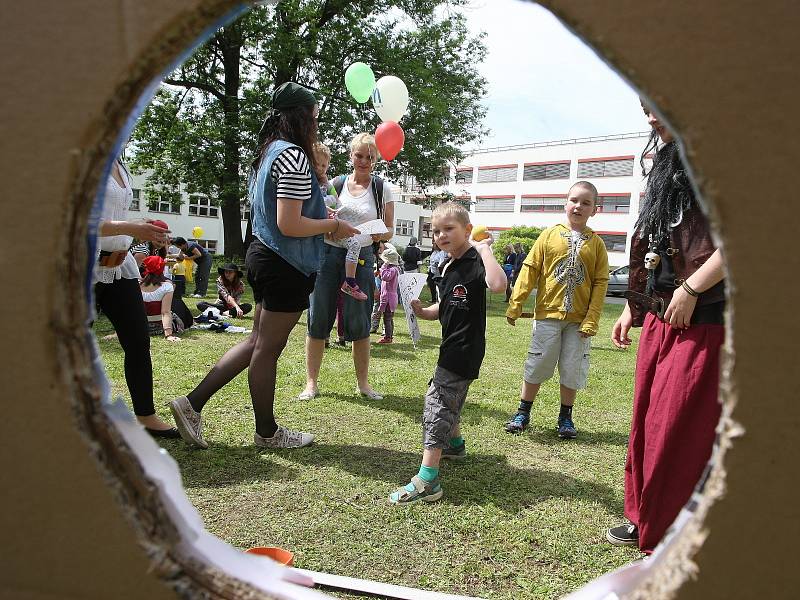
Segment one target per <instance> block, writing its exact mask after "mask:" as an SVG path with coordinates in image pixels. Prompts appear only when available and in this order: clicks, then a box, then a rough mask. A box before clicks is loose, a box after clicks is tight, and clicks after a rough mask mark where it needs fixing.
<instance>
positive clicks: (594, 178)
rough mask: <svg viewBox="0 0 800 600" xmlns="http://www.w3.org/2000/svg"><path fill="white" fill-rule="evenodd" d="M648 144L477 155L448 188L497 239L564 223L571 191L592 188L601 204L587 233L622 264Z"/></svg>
mask: <svg viewBox="0 0 800 600" xmlns="http://www.w3.org/2000/svg"><path fill="white" fill-rule="evenodd" d="M648 137H649V132H640V133H628V134H619V135H608V136H603V137H590V138H578V139H571V140H558V141H552V142H536V143H532V144H524V145H519V146H504V147H499V148H486V149H479V150H474V151H472V153H471V154H470V155H468V156H467V157H466V158H465V159H464V160H463V161H462V162H461V164H459V165H458V166H457V167H455V168H454V169H453V170H452V172H451V177H450V183H449V185H448V186H446V189H447V190H449V191H450V192H452V193H453V194H455V196H456V197H458V198H462V199H465V200H469V201H470V202H471V203H472V207H471V212H472V217H471V219H472V222H473V223H474V224H477V223H482V224H484V225H486V226H487V227H488V228H489V230H490V231H493V232H495V233H497V232H500V231H502V230H504V229H509V228H511V227H512V226H515V225H526V226H536V227H548V226H550V225H555V224H556V223H560V222H564V220H565V217H564V201H565V197H566V194H567V191H568V190H569V188H570V186H571V185H572V184H573V183H575V182H576V181H580V180H585V181H590V182H591V183H593V184H594V185H595V186H596V187H597V190H598V192H599V195H600V202H599V207H598V210H597V214H596V215H595V216H594V217H592V218H590V219H589V227H591V228H592V229H593V230H594V231H595V232H597V233H598V234H599V235H600V237H601V238H602V239H603V241H605V243H606V248H607V249H608V252H609V256H608V258H609V264H610V265H613V266H620V265H625V264H627V262H628V253H627V252H628V246H629V243H630V234H631V230H632V229H633V225H634V223H635V220H636V215H637V214H638V212H639V200H640V198H641V194H642V193H643V191H644V184H645V181H644V178H643V176H642V169H641V167H640V165H639V157H640V155H641V153H642V151H643V150H644V148H645V145H646V143H647V139H648ZM648 168H649V161H648ZM429 191H430V190H429Z"/></svg>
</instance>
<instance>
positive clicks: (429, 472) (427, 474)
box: [419, 465, 439, 482]
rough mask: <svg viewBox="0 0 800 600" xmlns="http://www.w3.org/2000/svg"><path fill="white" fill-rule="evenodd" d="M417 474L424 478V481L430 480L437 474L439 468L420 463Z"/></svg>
mask: <svg viewBox="0 0 800 600" xmlns="http://www.w3.org/2000/svg"><path fill="white" fill-rule="evenodd" d="M419 476H420V479H424V480H425V481H428V482H431V481H433V480H434V479H436V478H437V477H438V476H439V468H438V467H426V466H425V465H422V466H421V467H420V468H419Z"/></svg>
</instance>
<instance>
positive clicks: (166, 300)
mask: <svg viewBox="0 0 800 600" xmlns="http://www.w3.org/2000/svg"><path fill="white" fill-rule="evenodd" d="M142 266H143V267H144V276H143V277H142V281H141V283H140V284H139V287H140V288H141V290H142V300H143V301H144V309H145V312H146V313H147V325H148V329H149V331H150V335H163V336H164V337H165V338H167V340H168V341H170V342H180V341H181V338H179V337H177V336H176V335H175V334H176V333H180V332H181V331H183V329H184V325H183V321H181V319H180V318H179V317H178V315H176V314H175V313H173V312H172V294H173V291H174V288H173V286H172V282H171V281H170V280H169V279H167V278H166V277H165V276H164V259H163V258H161V257H160V256H148V257H147V258H145V259H144V261H142Z"/></svg>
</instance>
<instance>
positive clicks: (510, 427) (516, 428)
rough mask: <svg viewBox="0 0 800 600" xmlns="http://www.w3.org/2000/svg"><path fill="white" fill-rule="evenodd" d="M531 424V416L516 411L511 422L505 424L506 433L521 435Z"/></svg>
mask: <svg viewBox="0 0 800 600" xmlns="http://www.w3.org/2000/svg"><path fill="white" fill-rule="evenodd" d="M530 422H531V416H530V415H529V414H527V413H524V412H520V411H517V414H515V415H514V416H513V417H511V420H510V421H509V422H508V423H506V431H507V432H508V433H522V432H523V431H525V428H526V427H528V423H530Z"/></svg>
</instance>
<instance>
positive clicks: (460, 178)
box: [456, 169, 472, 183]
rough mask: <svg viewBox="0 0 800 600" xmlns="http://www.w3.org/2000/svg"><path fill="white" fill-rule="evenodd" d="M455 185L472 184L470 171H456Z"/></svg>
mask: <svg viewBox="0 0 800 600" xmlns="http://www.w3.org/2000/svg"><path fill="white" fill-rule="evenodd" d="M456 183H472V169H459V170H457V171H456Z"/></svg>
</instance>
